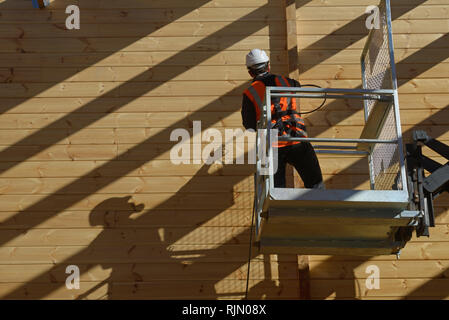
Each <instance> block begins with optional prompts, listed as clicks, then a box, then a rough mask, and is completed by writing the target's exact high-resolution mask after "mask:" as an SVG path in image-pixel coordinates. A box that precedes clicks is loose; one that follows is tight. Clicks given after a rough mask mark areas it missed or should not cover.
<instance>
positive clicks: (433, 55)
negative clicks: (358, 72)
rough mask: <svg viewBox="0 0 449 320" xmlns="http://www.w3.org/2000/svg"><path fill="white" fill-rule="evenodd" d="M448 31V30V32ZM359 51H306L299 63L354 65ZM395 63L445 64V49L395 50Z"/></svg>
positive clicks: (448, 60)
mask: <svg viewBox="0 0 449 320" xmlns="http://www.w3.org/2000/svg"><path fill="white" fill-rule="evenodd" d="M448 31H449V30H448ZM360 56H361V51H360V50H359V49H347V50H343V51H342V50H332V49H330V50H322V49H318V50H315V49H310V50H309V49H307V50H301V51H300V52H299V60H298V61H299V63H301V61H305V62H307V64H312V65H317V64H323V65H326V64H354V63H357V62H358V61H360ZM395 59H396V63H400V62H401V61H403V60H405V61H406V62H407V64H410V63H425V64H429V63H432V62H435V63H447V62H449V57H448V56H447V49H446V48H426V49H397V50H395Z"/></svg>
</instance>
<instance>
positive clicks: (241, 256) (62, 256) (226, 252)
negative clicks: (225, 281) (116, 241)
mask: <svg viewBox="0 0 449 320" xmlns="http://www.w3.org/2000/svg"><path fill="white" fill-rule="evenodd" d="M0 257H1V258H2V259H0V261H1V264H4V265H17V264H62V263H64V264H109V263H136V264H137V263H162V262H163V263H166V262H168V263H173V262H174V261H179V262H181V263H198V262H223V261H227V262H239V263H241V264H244V263H246V262H247V261H248V245H247V244H239V245H226V244H223V245H221V246H217V245H215V244H213V245H206V244H196V245H176V244H170V245H168V246H167V244H165V245H162V244H158V245H139V246H136V245H131V246H120V247H117V246H106V247H100V246H95V247H83V246H61V247H56V246H50V247H20V248H15V247H5V246H2V247H0ZM254 259H258V260H259V261H260V260H262V261H263V259H264V257H263V256H262V255H258V256H257V257H254ZM268 261H270V262H271V261H277V255H271V256H270V258H269V260H268ZM283 262H285V261H283ZM291 262H295V261H291Z"/></svg>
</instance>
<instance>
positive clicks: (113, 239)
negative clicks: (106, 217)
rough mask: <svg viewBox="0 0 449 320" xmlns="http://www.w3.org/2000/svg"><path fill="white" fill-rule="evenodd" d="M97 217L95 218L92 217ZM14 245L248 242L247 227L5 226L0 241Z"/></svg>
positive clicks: (211, 243)
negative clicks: (63, 227) (19, 228)
mask: <svg viewBox="0 0 449 320" xmlns="http://www.w3.org/2000/svg"><path fill="white" fill-rule="evenodd" d="M93 219H95V218H93ZM5 239H12V240H10V241H7V245H8V246H10V247H11V246H13V247H17V248H19V247H46V246H50V245H53V246H107V245H110V246H114V245H115V246H128V245H129V246H131V245H153V244H154V245H158V244H159V245H166V244H171V243H176V244H177V245H192V244H197V243H202V244H205V245H213V244H215V245H222V244H224V243H227V244H245V243H246V244H248V242H249V231H248V228H247V227H218V226H217V227H196V228H195V227H193V228H192V227H188V228H184V227H153V228H145V229H144V228H135V229H118V228H114V229H100V228H88V229H83V228H65V229H32V230H28V231H27V232H26V233H23V230H2V232H1V235H0V241H1V242H2V243H5Z"/></svg>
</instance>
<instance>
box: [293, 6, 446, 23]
mask: <svg viewBox="0 0 449 320" xmlns="http://www.w3.org/2000/svg"><path fill="white" fill-rule="evenodd" d="M426 4H427V3H426V2H424V4H423V5H420V6H418V7H415V8H414V7H413V6H412V5H407V6H399V5H395V6H394V10H401V11H407V12H406V13H405V14H403V15H401V16H400V17H398V18H397V20H417V19H429V20H430V19H432V20H433V19H447V18H449V11H448V10H447V3H445V4H446V5H432V6H429V5H426ZM366 7H367V6H342V5H338V6H326V10H317V9H316V7H312V6H304V7H300V8H298V10H297V19H298V20H300V21H314V20H315V21H316V20H319V21H329V20H353V19H355V18H358V17H360V16H364V17H366V16H367V15H365V10H366Z"/></svg>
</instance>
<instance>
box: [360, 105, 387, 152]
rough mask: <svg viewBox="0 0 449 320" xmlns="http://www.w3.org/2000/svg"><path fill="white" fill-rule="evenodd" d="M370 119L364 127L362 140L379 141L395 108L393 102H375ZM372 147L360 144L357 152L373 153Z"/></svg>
mask: <svg viewBox="0 0 449 320" xmlns="http://www.w3.org/2000/svg"><path fill="white" fill-rule="evenodd" d="M371 108H372V109H371V112H370V113H369V116H368V119H367V120H366V123H365V126H364V127H363V131H362V134H361V135H360V139H378V138H379V135H380V133H381V132H382V131H383V127H384V123H385V121H386V119H387V117H388V115H389V113H390V110H391V108H393V102H392V101H386V102H385V101H375V103H374V105H373V106H372V107H371ZM371 147H372V145H370V144H367V143H358V144H357V150H359V151H368V152H370V151H371Z"/></svg>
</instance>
